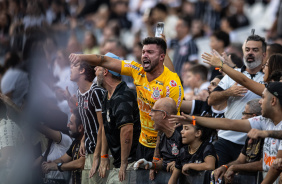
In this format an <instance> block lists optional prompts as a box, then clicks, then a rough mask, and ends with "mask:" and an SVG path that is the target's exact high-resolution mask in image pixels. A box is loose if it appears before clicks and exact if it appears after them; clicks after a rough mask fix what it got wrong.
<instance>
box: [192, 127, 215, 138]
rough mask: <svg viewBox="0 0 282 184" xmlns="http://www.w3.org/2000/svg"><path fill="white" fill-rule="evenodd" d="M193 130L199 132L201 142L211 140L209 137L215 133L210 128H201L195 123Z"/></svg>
mask: <svg viewBox="0 0 282 184" xmlns="http://www.w3.org/2000/svg"><path fill="white" fill-rule="evenodd" d="M195 129H196V131H197V130H201V132H202V135H201V137H200V139H201V141H203V142H204V141H207V140H209V139H210V138H211V136H212V135H213V133H214V132H215V129H211V128H207V127H204V126H201V125H199V124H198V123H196V125H195Z"/></svg>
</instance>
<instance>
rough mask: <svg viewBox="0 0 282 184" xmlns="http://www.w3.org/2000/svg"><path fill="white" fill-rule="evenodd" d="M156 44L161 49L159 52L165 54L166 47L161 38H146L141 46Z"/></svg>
mask: <svg viewBox="0 0 282 184" xmlns="http://www.w3.org/2000/svg"><path fill="white" fill-rule="evenodd" d="M149 44H156V45H157V46H159V47H160V48H161V51H162V52H163V53H164V54H166V49H167V45H166V42H165V41H164V40H163V39H162V38H158V37H147V38H145V39H144V40H143V42H142V45H143V46H144V45H149Z"/></svg>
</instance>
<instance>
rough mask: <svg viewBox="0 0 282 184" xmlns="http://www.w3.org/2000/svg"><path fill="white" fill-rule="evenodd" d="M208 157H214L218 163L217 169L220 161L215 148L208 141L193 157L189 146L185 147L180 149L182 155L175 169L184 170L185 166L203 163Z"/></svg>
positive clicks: (177, 160) (178, 158) (179, 156)
mask: <svg viewBox="0 0 282 184" xmlns="http://www.w3.org/2000/svg"><path fill="white" fill-rule="evenodd" d="M207 156H213V157H214V158H215V159H216V162H215V168H216V167H217V162H218V160H217V156H216V152H215V149H214V146H213V145H212V144H211V143H209V142H208V141H205V142H203V143H202V144H201V146H200V147H199V149H198V150H197V151H196V153H194V154H192V155H191V154H190V153H189V152H188V145H184V146H183V147H182V148H181V149H180V153H179V155H178V157H177V159H176V162H175V167H176V168H177V169H180V170H182V167H183V166H184V165H185V164H188V163H203V162H204V161H205V158H206V157H207Z"/></svg>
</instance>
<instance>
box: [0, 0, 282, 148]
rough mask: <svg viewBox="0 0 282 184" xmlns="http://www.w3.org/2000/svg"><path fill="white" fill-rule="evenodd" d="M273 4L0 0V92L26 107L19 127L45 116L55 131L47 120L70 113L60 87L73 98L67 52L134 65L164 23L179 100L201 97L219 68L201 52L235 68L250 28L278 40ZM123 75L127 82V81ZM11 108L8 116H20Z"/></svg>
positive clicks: (281, 32) (246, 0)
mask: <svg viewBox="0 0 282 184" xmlns="http://www.w3.org/2000/svg"><path fill="white" fill-rule="evenodd" d="M280 9H281V11H282V4H281V2H280V0H0V83H1V88H0V91H1V93H2V94H4V95H6V96H8V97H9V98H10V99H11V100H12V102H13V103H14V104H16V106H17V107H19V109H18V110H19V111H22V110H23V109H25V110H26V113H25V114H24V116H25V118H26V119H25V121H28V122H31V123H30V124H29V125H25V126H27V127H29V126H30V125H32V122H34V123H36V122H38V118H40V119H41V120H42V118H46V121H45V122H49V123H50V127H53V128H54V129H57V130H60V131H63V129H66V128H67V127H66V123H64V124H62V125H58V124H54V122H55V121H54V119H52V118H56V122H59V121H57V120H58V118H61V119H62V121H60V122H68V121H67V119H69V118H70V115H71V113H70V110H69V107H68V104H67V99H66V95H65V92H66V88H67V91H69V92H70V94H71V95H72V96H73V95H75V94H76V89H77V86H76V84H75V83H73V82H71V81H70V62H69V59H68V56H69V54H70V53H84V54H106V53H107V52H112V53H114V54H116V55H117V56H119V57H120V58H121V59H125V60H134V61H136V62H139V63H141V54H142V44H141V42H142V40H143V39H144V38H146V37H148V36H154V34H155V28H156V23H157V22H164V35H165V37H166V42H167V45H168V54H169V56H170V58H171V59H172V62H173V65H174V67H175V71H176V72H177V74H178V75H179V77H180V78H181V80H182V82H183V88H184V92H185V99H187V100H193V99H198V100H206V98H207V96H208V92H207V91H208V90H207V88H208V85H209V83H210V82H209V81H212V80H213V79H214V77H215V76H216V75H218V74H220V73H219V71H217V70H215V69H214V68H213V67H210V66H208V65H206V64H204V63H203V61H202V59H201V58H200V56H201V54H203V52H208V53H210V52H211V51H212V50H213V49H214V50H216V51H217V52H219V53H223V52H226V53H227V55H230V57H231V58H232V61H233V63H232V64H230V65H231V66H232V67H237V68H240V67H241V66H242V65H243V61H242V58H243V51H242V45H243V42H244V41H245V39H246V38H247V36H249V35H250V34H251V29H255V34H258V35H260V36H263V37H265V38H266V41H267V43H268V44H273V43H278V44H282V28H281V26H282V18H280V17H281V16H282V14H279V11H280ZM198 64H200V65H198ZM193 67H194V68H193ZM191 68H192V69H191ZM189 71H190V72H189ZM191 71H196V72H192V73H191ZM196 74H199V75H196ZM123 80H124V81H126V82H127V84H128V86H129V87H132V88H134V85H133V83H132V79H130V78H127V77H124V79H123ZM204 89H205V90H204ZM202 91H203V92H202ZM2 98H3V97H2ZM46 107H51V108H48V111H44V110H42V109H45V108H46ZM50 109H51V110H50ZM60 112H62V113H65V114H67V117H65V116H64V115H61V114H60ZM13 113H14V112H12V111H11V112H9V117H10V118H14V119H13V120H14V121H15V122H22V121H21V120H22V119H21V118H22V117H18V116H14V115H13ZM54 114H56V115H54ZM19 119H21V120H19ZM65 119H66V120H65ZM52 123H53V125H52ZM22 128H24V126H23V127H22ZM27 129H29V128H27ZM29 131H30V132H31V131H32V130H31V129H29ZM33 136H35V137H40V136H37V135H34V134H30V137H29V138H30V140H32V141H31V142H32V145H33V146H34V145H37V143H38V142H39V140H40V138H39V139H37V138H33ZM26 139H28V138H27V137H26ZM45 147H48V146H47V143H46V145H45ZM0 149H1V147H0ZM40 149H41V148H40ZM42 150H44V149H43V148H42Z"/></svg>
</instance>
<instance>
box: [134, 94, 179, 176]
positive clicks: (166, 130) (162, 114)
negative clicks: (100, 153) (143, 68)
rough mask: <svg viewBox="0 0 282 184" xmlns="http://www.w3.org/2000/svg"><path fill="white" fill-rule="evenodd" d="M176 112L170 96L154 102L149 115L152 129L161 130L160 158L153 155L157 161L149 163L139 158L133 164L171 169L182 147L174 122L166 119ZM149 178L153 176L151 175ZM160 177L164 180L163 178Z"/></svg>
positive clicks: (147, 167)
mask: <svg viewBox="0 0 282 184" xmlns="http://www.w3.org/2000/svg"><path fill="white" fill-rule="evenodd" d="M176 114H177V108H176V103H175V101H174V100H173V99H172V98H170V97H165V98H160V99H158V100H157V101H156V102H155V104H154V106H153V108H152V109H151V112H150V113H149V115H150V116H151V119H152V120H153V121H154V129H155V130H156V131H160V132H162V134H161V136H160V144H159V152H160V158H155V157H154V160H158V161H157V162H154V163H153V164H152V163H151V164H149V162H147V161H146V160H144V159H140V160H139V161H138V162H137V164H136V165H135V166H136V167H137V168H138V167H145V168H146V169H150V168H152V169H154V170H166V171H170V172H172V171H173V169H174V165H175V160H176V157H177V155H178V153H179V150H180V148H181V147H182V139H181V134H180V132H179V131H176V130H175V128H174V126H175V124H171V123H169V121H168V119H169V118H170V116H171V115H176ZM144 163H145V164H144ZM147 164H148V165H147ZM146 165H147V166H146ZM151 179H153V178H152V177H151ZM160 179H162V181H164V178H160ZM168 180H169V178H168ZM168 180H167V181H168Z"/></svg>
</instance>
